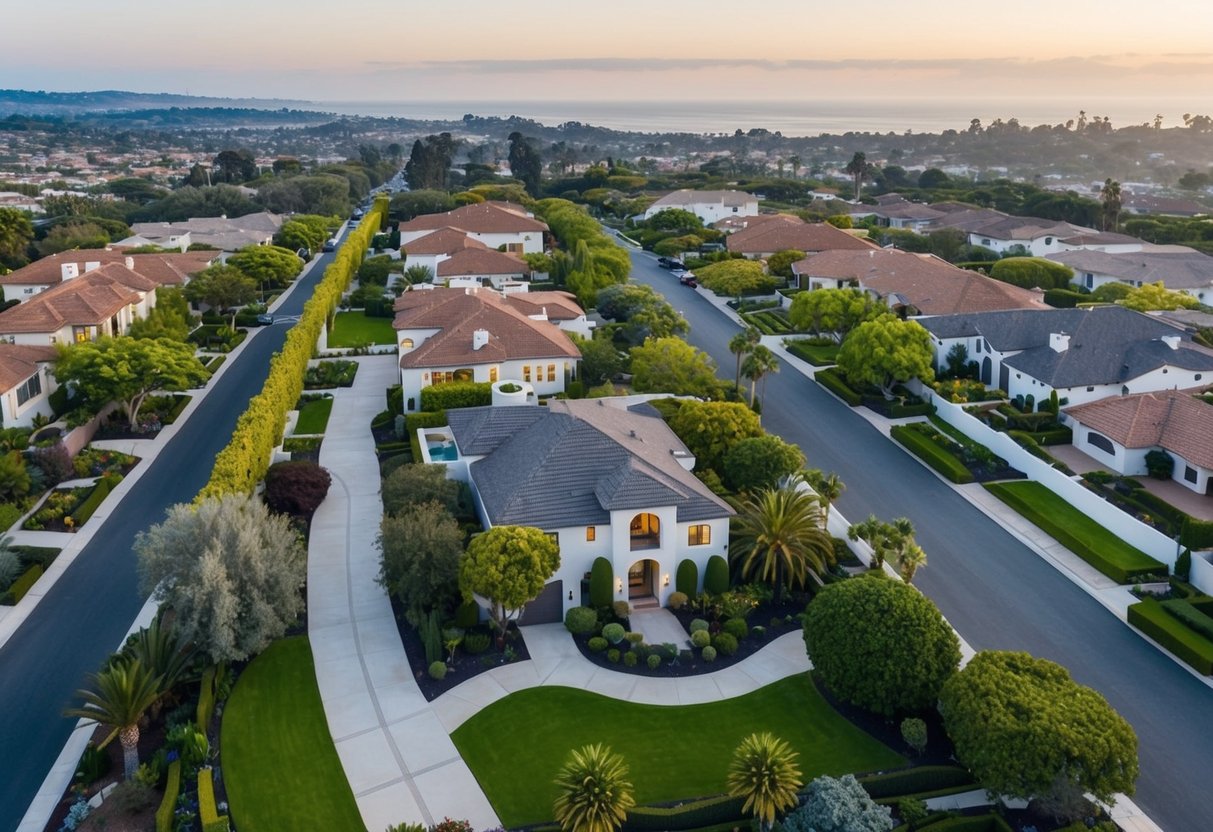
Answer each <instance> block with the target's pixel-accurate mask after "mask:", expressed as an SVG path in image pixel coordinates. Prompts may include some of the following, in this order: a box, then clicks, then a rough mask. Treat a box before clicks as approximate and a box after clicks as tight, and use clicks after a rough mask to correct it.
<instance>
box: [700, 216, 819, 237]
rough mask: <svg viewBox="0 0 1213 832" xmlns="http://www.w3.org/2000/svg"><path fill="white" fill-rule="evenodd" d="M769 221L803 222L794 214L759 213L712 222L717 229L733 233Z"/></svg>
mask: <svg viewBox="0 0 1213 832" xmlns="http://www.w3.org/2000/svg"><path fill="white" fill-rule="evenodd" d="M768 222H788V223H792V224H796V223H800V222H803V220H801V219H800V217H797V216H793V215H792V214H758V215H757V216H753V217H742V216H737V217H725V218H724V219H722V220H717V221H716V222H714V223H712V228H714V229H716V230H717V231H723V232H724V233H725V234H733V233H735V232H737V231H744V230H745V229H747V228H757V227H758V226H760V225H762V224H763V223H768Z"/></svg>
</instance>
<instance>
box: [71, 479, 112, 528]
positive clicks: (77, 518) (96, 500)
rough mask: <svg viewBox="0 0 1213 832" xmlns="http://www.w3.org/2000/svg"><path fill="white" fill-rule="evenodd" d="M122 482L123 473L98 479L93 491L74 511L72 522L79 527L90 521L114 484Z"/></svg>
mask: <svg viewBox="0 0 1213 832" xmlns="http://www.w3.org/2000/svg"><path fill="white" fill-rule="evenodd" d="M120 482H122V475H121V474H114V475H112V476H106V477H102V478H101V479H99V480H97V484H96V485H95V486H94V487H93V490H92V492H91V493H90V494H89V495H88V496H87V497H85V498H84V502H83V503H81V504H80V505H79V506H78V507H77V508H76V510H75V511H73V512H72V515H71V517H72V523H73V524H74V525H75V527H76V528H77V529H78V528H80V527H81V526H83V525H84V524H85V523H87V522H88V519H89V518H90V517H92V516H93V512H95V511H96V510H97V507H98V506H100V505H101V502H102V500H104V499H105V498H106V497H108V496H109V493H110V492H111V491H112V490H113V489H114V486H116V485H117V484H118V483H120Z"/></svg>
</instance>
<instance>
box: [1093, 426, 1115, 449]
mask: <svg viewBox="0 0 1213 832" xmlns="http://www.w3.org/2000/svg"><path fill="white" fill-rule="evenodd" d="M1087 441H1088V442H1090V443H1091V445H1092V446H1094V447H1096V448H1099V449H1100V450H1101V451H1103V452H1105V453H1109V454H1115V453H1116V448H1114V447H1113V446H1112V440H1111V439H1109V438H1108V437H1106V436H1104V435H1103V434H1102V433H1096V432H1095V431H1093V430H1089V431H1087Z"/></svg>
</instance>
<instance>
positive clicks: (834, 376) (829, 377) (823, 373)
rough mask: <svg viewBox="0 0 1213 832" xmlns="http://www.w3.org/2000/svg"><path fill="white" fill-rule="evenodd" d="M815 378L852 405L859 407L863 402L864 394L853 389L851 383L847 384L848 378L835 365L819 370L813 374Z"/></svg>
mask: <svg viewBox="0 0 1213 832" xmlns="http://www.w3.org/2000/svg"><path fill="white" fill-rule="evenodd" d="M813 380H814V381H816V382H817V383H818V384H820V385H821V386H822V387H824V388H825V389H827V390H829V391H830V392H831V393H833V394H834V395H835V396H837V397H838V398H840V399H842V400H843V401H844V402H846V403H847V404H848V405H850V406H851V407H859V406H860V405H861V404H863V396H862V395H861V394H860V393H857V392H855V391H854V390H852V389H851V387H850V385H848V384H847V382H846V379H844V378H843V377H842V374H841V373H840V372H838V370H836V369H835V368H833V367H829V368H827V369H824V370H818V371H817V372H816V373H814V374H813Z"/></svg>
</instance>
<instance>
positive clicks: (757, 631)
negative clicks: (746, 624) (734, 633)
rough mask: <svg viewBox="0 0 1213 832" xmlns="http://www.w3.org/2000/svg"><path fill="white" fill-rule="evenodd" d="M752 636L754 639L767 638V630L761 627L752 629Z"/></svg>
mask: <svg viewBox="0 0 1213 832" xmlns="http://www.w3.org/2000/svg"><path fill="white" fill-rule="evenodd" d="M750 635H752V636H754V638H758V639H762V638H766V637H767V628H766V627H763V626H761V625H759V626H757V627H753V628H751V629H750Z"/></svg>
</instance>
